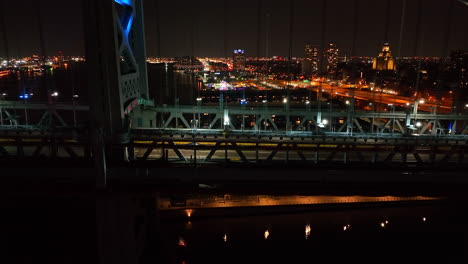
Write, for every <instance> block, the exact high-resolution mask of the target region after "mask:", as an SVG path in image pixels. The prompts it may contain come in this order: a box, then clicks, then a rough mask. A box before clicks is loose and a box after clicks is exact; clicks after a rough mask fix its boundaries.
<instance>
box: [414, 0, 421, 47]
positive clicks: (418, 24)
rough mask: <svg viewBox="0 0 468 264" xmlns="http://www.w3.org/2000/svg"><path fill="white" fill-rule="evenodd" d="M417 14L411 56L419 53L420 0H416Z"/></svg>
mask: <svg viewBox="0 0 468 264" xmlns="http://www.w3.org/2000/svg"><path fill="white" fill-rule="evenodd" d="M417 10H418V14H417V16H416V17H417V20H416V34H414V37H415V41H414V47H413V56H420V55H421V54H420V53H419V52H420V51H421V50H420V47H419V45H420V43H419V42H420V38H421V15H422V0H418V8H417Z"/></svg>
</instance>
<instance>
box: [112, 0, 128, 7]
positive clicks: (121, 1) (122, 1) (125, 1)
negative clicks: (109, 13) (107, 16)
mask: <svg viewBox="0 0 468 264" xmlns="http://www.w3.org/2000/svg"><path fill="white" fill-rule="evenodd" d="M114 1H115V2H116V3H117V4H119V5H127V6H131V5H132V0H114Z"/></svg>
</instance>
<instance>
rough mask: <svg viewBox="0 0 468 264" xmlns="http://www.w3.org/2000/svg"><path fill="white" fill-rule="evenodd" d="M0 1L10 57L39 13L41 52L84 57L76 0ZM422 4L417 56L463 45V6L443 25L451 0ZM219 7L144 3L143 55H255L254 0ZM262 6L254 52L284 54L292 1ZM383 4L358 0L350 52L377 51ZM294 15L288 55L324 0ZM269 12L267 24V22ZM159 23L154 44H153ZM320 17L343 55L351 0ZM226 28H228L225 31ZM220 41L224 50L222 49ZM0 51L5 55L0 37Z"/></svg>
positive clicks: (414, 1) (411, 22) (24, 45)
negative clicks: (241, 52) (243, 52)
mask: <svg viewBox="0 0 468 264" xmlns="http://www.w3.org/2000/svg"><path fill="white" fill-rule="evenodd" d="M37 2H42V3H41V5H40V7H39V8H38V7H37V5H36V4H34V3H37ZM158 2H159V3H158ZM0 3H1V4H2V6H1V7H0V8H1V9H2V10H3V12H4V13H5V22H6V27H7V39H8V42H9V45H8V47H9V50H10V55H12V56H17V55H22V56H25V55H30V54H32V53H39V51H40V44H39V43H40V41H39V34H38V31H39V27H38V23H37V21H38V19H37V12H41V15H42V19H43V21H44V22H43V27H44V34H45V37H44V38H45V43H46V45H45V49H46V54H47V55H55V54H57V52H58V51H59V50H60V51H63V53H64V55H83V54H84V48H83V46H84V43H83V29H82V28H83V26H82V24H83V18H82V16H81V13H82V9H81V8H82V7H81V1H80V0H77V1H64V0H42V1H38V0H16V1H6V0H0ZM402 3H403V0H391V9H390V14H391V20H390V24H389V34H388V35H389V37H388V41H389V42H390V44H391V47H392V50H393V52H394V54H395V55H398V43H399V32H400V21H401V11H402ZM422 3H423V4H422V18H421V39H422V41H421V43H422V45H421V47H420V54H419V55H423V56H440V55H448V51H447V52H444V50H445V49H444V47H445V45H446V42H445V40H446V39H447V37H448V49H447V50H450V49H463V48H468V30H466V27H467V26H468V7H466V6H463V5H462V4H460V3H458V2H456V1H454V2H453V9H452V15H451V17H450V19H449V21H450V26H449V27H448V26H447V17H448V14H449V6H450V0H423V1H422ZM224 4H225V2H224V1H221V0H204V1H187V0H177V1H162V0H159V1H156V0H146V1H144V5H145V23H146V33H147V34H146V40H147V54H148V56H157V55H158V53H160V55H161V56H164V57H171V56H184V55H195V56H222V55H224V53H225V52H226V51H229V52H230V51H231V50H233V49H238V48H240V49H245V50H246V53H247V56H256V55H257V39H258V38H257V36H258V34H257V30H258V27H257V24H258V21H259V19H258V16H257V14H258V6H259V1H257V0H236V1H226V5H227V9H226V10H227V12H225V8H224ZM260 5H261V9H260V15H261V17H260V22H261V23H260V51H259V52H260V55H261V56H265V54H266V46H267V45H266V41H265V40H266V36H267V33H268V35H269V40H270V42H269V43H270V44H269V54H268V55H270V56H273V55H277V56H288V50H289V40H288V39H289V21H290V19H289V16H290V10H289V7H290V1H280V0H268V1H267V0H262V1H260ZM157 6H159V9H158V8H157ZM386 9H387V1H386V0H360V8H359V14H360V16H359V19H358V24H357V26H358V31H357V42H356V52H355V54H354V55H357V56H375V55H376V54H377V52H378V50H379V49H380V47H381V45H382V43H383V42H384V41H385V25H386V17H387V12H386ZM157 10H159V11H158V12H157ZM294 13H295V16H294V18H295V19H294V27H293V32H294V34H293V56H298V57H301V56H303V54H304V51H303V50H304V44H305V43H306V42H311V43H314V44H320V39H321V37H320V32H321V29H322V20H323V17H322V15H323V0H296V1H295V8H294ZM157 14H159V16H158V15H157ZM268 14H269V21H270V23H269V26H268V23H267V22H266V21H267V15H268ZM417 14H418V0H407V6H406V16H405V28H404V32H403V41H402V43H403V44H402V47H401V55H402V56H413V55H417V54H414V50H415V41H416V35H417V34H416V24H417V22H416V21H417ZM158 20H159V22H160V23H159V32H160V41H157V32H158V27H157V26H156V25H157V21H158ZM326 21H327V23H326V29H327V30H326V35H325V42H326V43H329V42H335V43H336V44H337V45H338V47H339V48H340V54H341V55H344V54H348V55H349V54H350V53H351V47H352V42H353V30H354V21H355V19H354V1H353V0H327V12H326ZM225 26H226V28H227V30H224V28H225ZM267 28H269V30H267ZM447 28H449V29H450V30H449V31H447ZM0 31H1V29H0ZM447 35H448V36H447ZM0 36H1V35H0ZM192 40H194V42H193V44H192ZM225 41H226V43H227V47H224V43H225ZM158 42H160V44H161V46H160V48H158ZM444 53H445V54H444ZM229 55H230V54H229ZM0 56H5V48H4V43H3V41H2V38H0Z"/></svg>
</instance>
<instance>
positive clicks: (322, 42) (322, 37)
mask: <svg viewBox="0 0 468 264" xmlns="http://www.w3.org/2000/svg"><path fill="white" fill-rule="evenodd" d="M326 30H327V0H323V8H322V32H321V34H320V69H319V71H320V72H323V70H324V69H323V67H324V61H323V60H324V58H325V56H324V52H325V31H326Z"/></svg>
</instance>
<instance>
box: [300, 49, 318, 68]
mask: <svg viewBox="0 0 468 264" xmlns="http://www.w3.org/2000/svg"><path fill="white" fill-rule="evenodd" d="M304 55H305V58H304V60H303V62H302V71H303V72H304V73H305V74H312V73H315V72H317V71H318V67H319V49H318V47H317V46H314V45H312V44H306V45H305V49H304Z"/></svg>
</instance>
